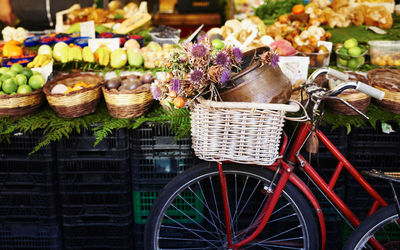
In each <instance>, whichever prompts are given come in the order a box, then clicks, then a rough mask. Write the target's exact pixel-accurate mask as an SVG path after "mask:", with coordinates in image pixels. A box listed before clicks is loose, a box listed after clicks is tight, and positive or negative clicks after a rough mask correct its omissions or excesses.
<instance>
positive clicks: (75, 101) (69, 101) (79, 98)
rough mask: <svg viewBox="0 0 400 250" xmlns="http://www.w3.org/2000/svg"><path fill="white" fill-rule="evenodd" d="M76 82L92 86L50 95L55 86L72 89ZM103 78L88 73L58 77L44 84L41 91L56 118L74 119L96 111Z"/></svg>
mask: <svg viewBox="0 0 400 250" xmlns="http://www.w3.org/2000/svg"><path fill="white" fill-rule="evenodd" d="M77 82H85V83H87V84H94V86H92V87H88V88H83V89H81V90H77V91H73V92H69V93H66V94H52V93H51V90H52V89H53V87H54V86H55V85H57V84H60V83H61V84H64V85H66V86H69V87H72V86H73V85H74V84H75V83H77ZM102 83H103V77H102V76H99V75H95V74H90V73H74V74H70V75H66V76H60V77H57V78H55V79H53V80H52V81H50V82H48V83H46V85H45V86H44V88H43V91H44V93H45V95H46V98H47V101H48V103H49V104H50V106H51V108H52V109H53V110H54V111H55V112H56V113H57V115H58V116H60V117H63V118H75V117H80V116H84V115H87V114H91V113H93V112H94V111H95V110H96V106H97V104H98V103H99V101H100V97H101V90H100V87H101V85H102Z"/></svg>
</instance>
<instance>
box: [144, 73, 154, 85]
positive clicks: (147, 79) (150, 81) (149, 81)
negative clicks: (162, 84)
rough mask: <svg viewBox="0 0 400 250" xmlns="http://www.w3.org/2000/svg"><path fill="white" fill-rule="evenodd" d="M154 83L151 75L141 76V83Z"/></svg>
mask: <svg viewBox="0 0 400 250" xmlns="http://www.w3.org/2000/svg"><path fill="white" fill-rule="evenodd" d="M153 81H154V77H153V75H152V74H151V73H145V74H143V75H142V82H143V83H152V82H153Z"/></svg>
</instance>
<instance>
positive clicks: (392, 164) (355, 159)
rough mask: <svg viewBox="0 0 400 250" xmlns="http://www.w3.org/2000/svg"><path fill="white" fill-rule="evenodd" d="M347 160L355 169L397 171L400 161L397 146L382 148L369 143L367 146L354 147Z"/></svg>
mask: <svg viewBox="0 0 400 250" xmlns="http://www.w3.org/2000/svg"><path fill="white" fill-rule="evenodd" d="M349 160H350V162H351V163H352V164H353V166H354V167H355V168H357V170H359V171H361V170H370V169H376V170H384V171H397V170H398V163H399V161H400V154H399V148H386V149H385V150H382V149H380V148H378V147H374V146H373V145H370V146H369V148H367V147H364V148H354V149H353V150H352V151H351V153H350V155H349Z"/></svg>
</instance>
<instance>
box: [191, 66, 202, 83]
mask: <svg viewBox="0 0 400 250" xmlns="http://www.w3.org/2000/svg"><path fill="white" fill-rule="evenodd" d="M202 78H203V72H201V70H198V69H195V70H193V71H192V73H191V74H190V80H191V81H192V82H195V83H198V82H200V80H201V79H202Z"/></svg>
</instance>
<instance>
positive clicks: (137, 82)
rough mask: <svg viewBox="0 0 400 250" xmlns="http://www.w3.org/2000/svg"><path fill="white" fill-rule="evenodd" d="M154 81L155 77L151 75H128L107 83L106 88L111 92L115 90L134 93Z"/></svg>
mask: <svg viewBox="0 0 400 250" xmlns="http://www.w3.org/2000/svg"><path fill="white" fill-rule="evenodd" d="M153 81H154V77H153V75H152V74H151V73H145V74H143V75H142V76H138V75H135V74H132V75H128V76H126V77H123V79H120V78H112V79H110V80H108V81H106V88H107V89H109V90H112V89H115V90H117V91H124V90H128V91H132V90H135V89H137V88H138V87H140V86H142V85H143V84H150V83H152V82H153Z"/></svg>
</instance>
